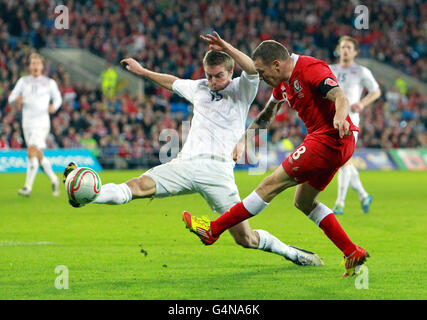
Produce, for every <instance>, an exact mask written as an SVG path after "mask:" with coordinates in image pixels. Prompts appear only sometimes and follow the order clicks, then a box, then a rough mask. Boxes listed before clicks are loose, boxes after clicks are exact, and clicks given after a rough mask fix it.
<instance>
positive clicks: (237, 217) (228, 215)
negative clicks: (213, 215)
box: [211, 201, 253, 237]
mask: <svg viewBox="0 0 427 320" xmlns="http://www.w3.org/2000/svg"><path fill="white" fill-rule="evenodd" d="M251 217H253V215H252V214H251V213H250V212H249V211H248V210H246V208H245V206H244V205H243V202H242V201H240V202H239V203H237V204H235V205H234V206H233V207H232V208H230V209H229V210H227V211H226V212H224V213H223V214H222V215H220V216H219V218H218V219H216V220H215V221H211V232H212V236H214V237H218V236H219V235H220V234H221V233H223V232H224V231H225V230H227V229H229V228H231V227H233V226H235V225H236V224H238V223H240V222H242V221H244V220H246V219H249V218H251Z"/></svg>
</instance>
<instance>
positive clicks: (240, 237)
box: [64, 33, 323, 265]
mask: <svg viewBox="0 0 427 320" xmlns="http://www.w3.org/2000/svg"><path fill="white" fill-rule="evenodd" d="M201 38H202V39H203V40H205V41H207V42H208V43H209V46H210V49H211V50H210V51H208V52H207V53H206V55H205V57H204V59H203V66H204V69H205V74H206V79H200V80H184V79H179V78H177V77H175V76H173V75H168V74H162V73H156V72H153V71H150V70H148V69H146V68H144V67H142V66H141V65H140V64H139V63H138V62H137V61H135V60H134V59H131V58H127V59H124V60H122V61H121V63H122V65H124V66H125V67H126V69H127V70H129V71H131V72H133V73H135V74H137V75H140V76H143V77H145V78H147V79H149V80H151V81H153V82H154V83H156V84H158V85H160V86H162V87H164V88H166V89H168V90H170V91H172V92H174V93H177V94H178V95H180V96H182V97H183V98H185V99H186V100H188V101H189V102H191V103H192V104H193V106H194V109H193V113H194V115H193V119H192V121H191V128H190V131H189V133H188V136H187V139H186V142H185V144H184V146H183V148H182V150H181V152H180V153H179V154H178V156H177V158H175V159H173V160H172V161H170V162H167V163H164V164H161V165H159V166H156V167H154V168H152V169H150V170H148V171H147V172H145V173H144V174H142V175H141V176H140V177H138V178H134V179H131V180H129V181H127V182H126V183H122V184H114V183H109V184H106V185H103V186H102V188H101V192H100V195H99V196H98V198H97V199H96V200H95V201H94V202H93V203H105V204H124V203H127V202H129V201H131V200H133V199H139V198H149V197H155V198H163V197H167V196H175V195H182V194H191V193H196V192H197V193H199V194H200V195H201V196H202V197H203V198H204V199H205V200H206V201H207V203H208V204H209V206H210V207H211V209H212V210H213V211H216V212H218V213H222V212H224V211H226V210H227V209H228V208H230V207H231V206H232V205H234V204H236V203H238V202H240V197H239V191H238V189H237V186H236V183H235V180H234V172H233V168H234V165H235V162H234V161H236V160H237V159H235V154H234V155H233V149H234V147H235V145H236V144H237V142H238V140H239V139H240V137H241V136H242V135H243V133H244V132H245V122H246V118H247V115H248V111H249V108H250V106H251V104H252V102H253V100H254V99H255V96H256V94H257V91H258V85H259V77H258V73H257V71H256V70H255V67H254V65H253V62H252V60H251V59H250V58H249V57H248V56H247V55H245V54H244V53H242V52H240V51H239V50H237V49H236V48H234V47H233V46H231V45H230V44H229V43H227V42H225V41H224V40H223V39H221V38H220V36H219V35H218V34H217V33H214V35H207V36H206V37H204V36H201ZM234 62H237V63H238V64H239V65H240V67H241V68H242V69H243V72H242V74H241V76H240V77H236V78H234V79H233V78H232V76H233V69H234ZM76 167H77V165H76V164H75V163H70V165H69V166H68V167H67V168H66V169H65V171H64V176H66V175H67V174H68V173H69V172H71V171H72V170H73V169H75V168H76ZM70 204H71V205H73V206H76V207H77V206H79V205H78V204H75V203H74V204H73V203H72V202H70ZM230 233H231V234H232V236H233V238H234V239H235V241H236V243H238V244H239V245H241V246H243V247H245V248H254V249H260V250H263V251H267V252H273V253H276V254H278V255H281V256H283V257H284V258H286V259H287V260H290V261H292V262H293V263H295V264H298V265H322V264H323V261H322V260H321V259H320V258H319V257H318V256H317V255H316V254H314V253H312V252H309V251H306V250H303V249H299V248H297V247H293V246H288V245H286V244H284V243H283V242H281V241H280V240H279V239H277V238H276V237H274V236H273V235H271V234H270V233H268V232H267V231H265V230H252V229H251V227H250V226H249V223H248V222H247V221H245V222H242V223H240V224H238V225H236V226H235V227H234V228H232V229H230Z"/></svg>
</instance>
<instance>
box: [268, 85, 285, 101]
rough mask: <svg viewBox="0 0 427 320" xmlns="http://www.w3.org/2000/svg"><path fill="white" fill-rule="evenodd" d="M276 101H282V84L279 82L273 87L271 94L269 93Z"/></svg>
mask: <svg viewBox="0 0 427 320" xmlns="http://www.w3.org/2000/svg"><path fill="white" fill-rule="evenodd" d="M271 96H272V97H273V98H274V99H275V100H276V101H284V100H285V99H284V97H283V91H282V85H281V84H279V85H278V86H277V87H274V89H273V94H272V95H271Z"/></svg>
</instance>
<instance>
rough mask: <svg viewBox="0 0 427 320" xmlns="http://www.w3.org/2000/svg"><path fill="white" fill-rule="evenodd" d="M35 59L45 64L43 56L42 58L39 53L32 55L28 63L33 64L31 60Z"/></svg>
mask: <svg viewBox="0 0 427 320" xmlns="http://www.w3.org/2000/svg"><path fill="white" fill-rule="evenodd" d="M33 59H39V60H40V61H41V62H42V63H43V64H44V58H43V56H41V55H40V54H38V53H37V52H33V53H32V54H30V56H29V57H28V63H31V60H33Z"/></svg>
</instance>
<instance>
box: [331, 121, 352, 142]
mask: <svg viewBox="0 0 427 320" xmlns="http://www.w3.org/2000/svg"><path fill="white" fill-rule="evenodd" d="M334 128H335V129H337V130H338V132H339V135H340V138H343V137H344V136H345V135H350V134H351V131H350V123H348V121H347V120H345V119H344V120H337V119H334Z"/></svg>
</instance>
